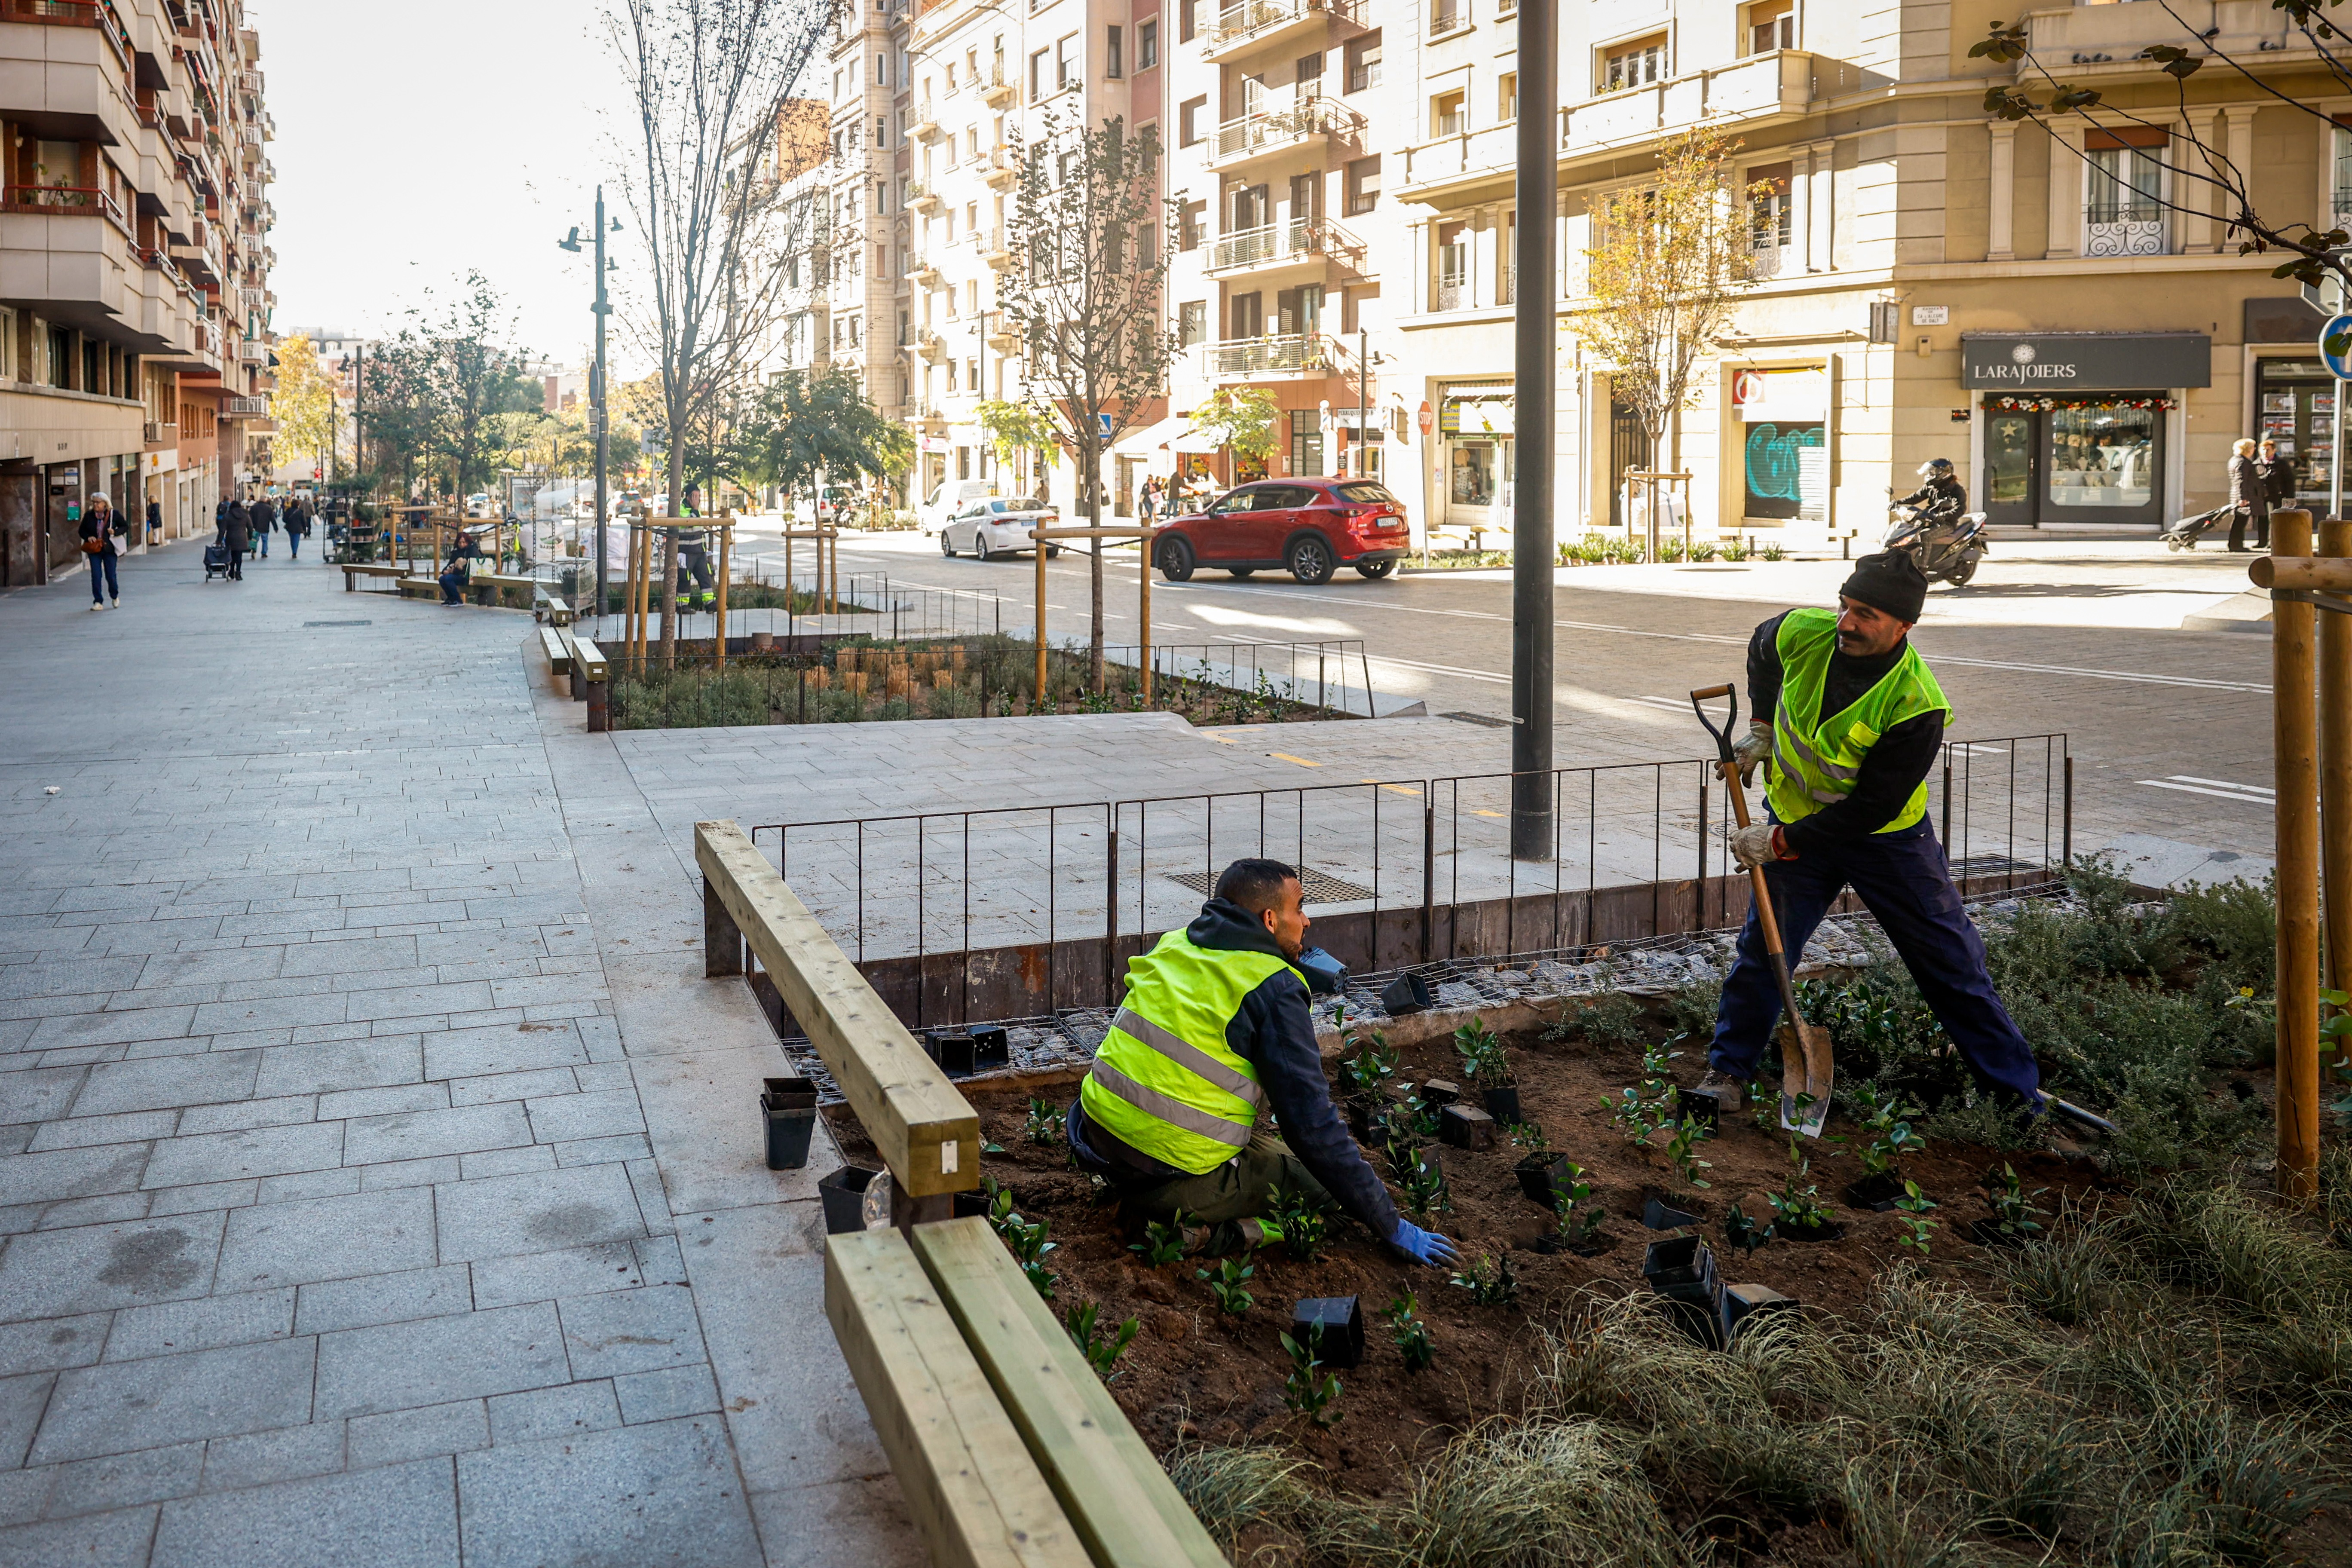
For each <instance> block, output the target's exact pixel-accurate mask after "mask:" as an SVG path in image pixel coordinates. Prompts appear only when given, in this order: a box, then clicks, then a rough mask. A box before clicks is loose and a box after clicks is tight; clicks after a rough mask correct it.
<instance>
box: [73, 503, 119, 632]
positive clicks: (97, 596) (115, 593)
mask: <svg viewBox="0 0 2352 1568" xmlns="http://www.w3.org/2000/svg"><path fill="white" fill-rule="evenodd" d="M128 532H129V530H128V528H127V527H126V526H125V525H124V524H123V522H122V521H121V519H120V518H118V517H116V516H115V515H114V503H113V502H112V501H110V500H108V499H107V497H106V492H105V491H104V490H100V491H99V492H98V493H97V494H96V495H94V496H92V497H90V498H89V505H88V506H86V507H84V508H83V509H82V513H81V547H82V550H83V552H85V553H86V554H88V555H89V607H90V608H91V609H93V610H105V609H117V610H119V609H121V607H122V587H121V583H120V582H119V581H118V580H117V579H116V577H115V572H114V563H115V562H116V560H117V559H118V558H119V557H120V556H121V553H122V549H121V544H120V543H119V542H118V541H120V540H121V539H122V537H123V536H124V535H125V534H126V533H128ZM101 590H103V591H101Z"/></svg>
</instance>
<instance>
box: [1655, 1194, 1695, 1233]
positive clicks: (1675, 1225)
mask: <svg viewBox="0 0 2352 1568" xmlns="http://www.w3.org/2000/svg"><path fill="white" fill-rule="evenodd" d="M1642 1223H1643V1225H1644V1226H1648V1227H1649V1228H1650V1229H1652V1230H1680V1229H1682V1228H1683V1227H1684V1226H1693V1225H1696V1224H1697V1223H1698V1215H1695V1214H1692V1213H1691V1212H1690V1211H1689V1210H1687V1209H1678V1208H1675V1206H1674V1205H1671V1204H1668V1203H1666V1202H1664V1200H1663V1199H1659V1198H1652V1199H1650V1200H1649V1201H1648V1202H1646V1203H1644V1204H1643V1205H1642Z"/></svg>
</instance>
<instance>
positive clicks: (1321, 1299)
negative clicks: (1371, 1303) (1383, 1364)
mask: <svg viewBox="0 0 2352 1568" xmlns="http://www.w3.org/2000/svg"><path fill="white" fill-rule="evenodd" d="M1290 1324H1291V1327H1290V1337H1291V1338H1292V1339H1295V1340H1297V1342H1299V1343H1301V1344H1305V1343H1307V1335H1309V1334H1311V1333H1312V1332H1314V1331H1315V1329H1316V1327H1317V1326H1318V1325H1320V1326H1321V1328H1322V1330H1323V1342H1322V1346H1321V1348H1320V1349H1319V1350H1318V1351H1317V1352H1315V1353H1316V1359H1317V1360H1318V1361H1319V1362H1321V1363H1323V1364H1324V1365H1325V1366H1336V1367H1340V1368H1343V1369H1344V1368H1347V1367H1352V1366H1355V1365H1357V1364H1358V1363H1360V1362H1362V1361H1363V1359H1364V1309H1363V1308H1362V1307H1361V1306H1360V1305H1359V1304H1358V1302H1357V1300H1356V1298H1355V1297H1353V1296H1309V1297H1307V1299H1305V1300H1302V1301H1300V1302H1299V1303H1298V1305H1297V1306H1296V1307H1294V1308H1292V1309H1291V1312H1290Z"/></svg>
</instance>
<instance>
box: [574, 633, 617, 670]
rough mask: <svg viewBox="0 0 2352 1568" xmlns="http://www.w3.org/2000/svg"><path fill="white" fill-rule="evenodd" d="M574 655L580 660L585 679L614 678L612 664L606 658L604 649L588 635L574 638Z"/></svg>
mask: <svg viewBox="0 0 2352 1568" xmlns="http://www.w3.org/2000/svg"><path fill="white" fill-rule="evenodd" d="M572 658H574V659H576V660H578V661H579V664H580V674H581V676H582V678H583V679H588V680H609V679H612V666H611V664H610V663H609V662H608V661H607V660H606V659H605V658H604V649H603V648H601V647H597V646H596V645H595V644H594V643H593V642H591V641H589V640H588V639H587V638H586V637H575V638H573V639H572Z"/></svg>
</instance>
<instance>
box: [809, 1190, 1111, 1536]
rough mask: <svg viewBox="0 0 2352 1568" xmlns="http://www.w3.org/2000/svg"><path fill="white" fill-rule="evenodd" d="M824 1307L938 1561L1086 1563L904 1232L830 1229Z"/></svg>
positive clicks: (1050, 1491)
mask: <svg viewBox="0 0 2352 1568" xmlns="http://www.w3.org/2000/svg"><path fill="white" fill-rule="evenodd" d="M991 1239H992V1244H993V1238H991ZM824 1315H825V1320H826V1321H828V1322H830V1323H832V1325H833V1333H834V1338H835V1339H836V1340H838V1341H839V1342H841V1353H842V1355H843V1356H844V1357H845V1359H846V1360H847V1361H848V1363H849V1371H850V1375H851V1376H853V1377H855V1378H856V1380H857V1392H858V1394H860V1395H861V1396H863V1397H864V1399H865V1401H866V1414H867V1415H869V1416H871V1417H872V1418H873V1421H874V1431H875V1435H876V1436H878V1437H880V1438H881V1439H882V1450H883V1452H884V1453H886V1454H887V1455H889V1456H890V1468H891V1469H892V1470H893V1471H894V1472H896V1473H897V1475H898V1489H899V1491H900V1492H901V1493H902V1494H903V1495H904V1496H905V1498H906V1500H907V1508H908V1511H909V1512H910V1513H912V1514H913V1515H914V1516H915V1530H916V1532H917V1533H918V1534H919V1535H921V1537H922V1538H923V1545H924V1547H925V1548H926V1549H927V1550H928V1551H929V1554H930V1561H931V1563H933V1564H934V1565H935V1568H1088V1564H1087V1554H1086V1550H1085V1548H1084V1547H1082V1546H1080V1545H1079V1543H1078V1538H1077V1532H1076V1531H1073V1530H1072V1529H1071V1528H1070V1521H1069V1520H1068V1518H1067V1517H1066V1515H1065V1514H1064V1513H1063V1511H1062V1509H1061V1506H1060V1505H1059V1504H1058V1503H1056V1502H1055V1500H1054V1493H1053V1489H1051V1488H1050V1487H1048V1486H1047V1485H1046V1484H1045V1477H1044V1476H1043V1475H1041V1474H1040V1473H1039V1472H1038V1469H1037V1464H1036V1461H1035V1460H1034V1459H1033V1458H1030V1456H1029V1452H1028V1450H1027V1449H1026V1448H1024V1447H1023V1446H1022V1443H1021V1434H1020V1433H1019V1432H1018V1431H1016V1430H1015V1429H1014V1427H1013V1422H1012V1419H1011V1418H1010V1417H1009V1416H1007V1415H1005V1413H1004V1406H1003V1404H1002V1403H1001V1402H1000V1401H999V1400H998V1398H997V1396H996V1393H995V1391H994V1390H993V1389H992V1388H991V1387H990V1386H989V1382H988V1378H987V1375H986V1374H985V1373H982V1371H981V1369H980V1365H979V1363H978V1362H977V1361H976V1360H975V1359H974V1358H973V1356H972V1353H971V1349H970V1348H969V1347H967V1346H966V1345H965V1344H964V1342H963V1340H962V1337H961V1335H959V1334H958V1333H957V1332H956V1326H955V1323H954V1321H952V1320H951V1319H950V1317H949V1316H948V1312H947V1309H946V1308H945V1307H943V1306H941V1305H940V1299H939V1293H938V1291H937V1290H936V1289H934V1288H933V1286H932V1284H931V1282H930V1280H929V1279H927V1278H925V1276H924V1274H923V1268H922V1265H920V1264H919V1263H918V1262H916V1260H915V1255H914V1252H913V1250H912V1249H911V1248H909V1247H908V1245H907V1238H906V1237H903V1236H901V1235H899V1234H898V1232H897V1231H895V1230H860V1231H849V1232H846V1233H845V1234H843V1235H840V1236H835V1237H828V1238H827V1239H826V1243H825V1249H824Z"/></svg>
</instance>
